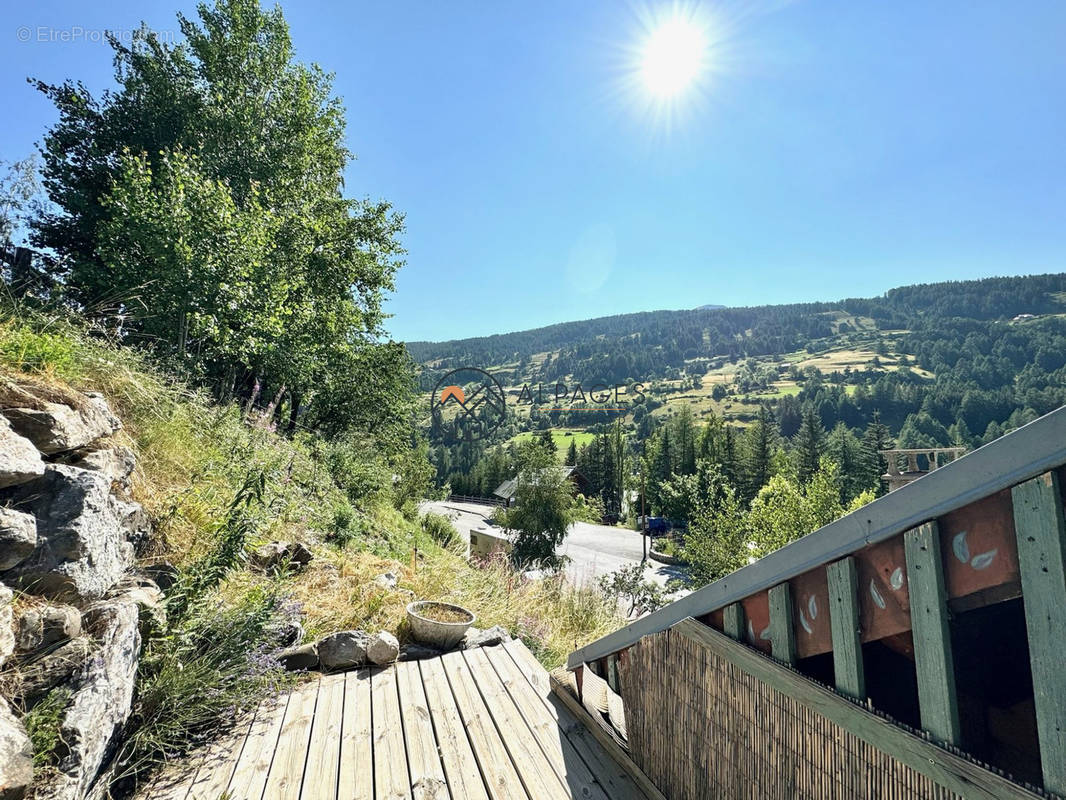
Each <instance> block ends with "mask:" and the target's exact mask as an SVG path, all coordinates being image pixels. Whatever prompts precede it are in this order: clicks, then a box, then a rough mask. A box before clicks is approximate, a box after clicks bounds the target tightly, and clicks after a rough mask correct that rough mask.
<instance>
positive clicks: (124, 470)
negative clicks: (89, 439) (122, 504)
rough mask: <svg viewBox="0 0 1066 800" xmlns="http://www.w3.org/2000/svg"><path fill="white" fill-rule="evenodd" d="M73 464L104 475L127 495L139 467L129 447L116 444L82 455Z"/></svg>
mask: <svg viewBox="0 0 1066 800" xmlns="http://www.w3.org/2000/svg"><path fill="white" fill-rule="evenodd" d="M71 464H72V465H73V466H75V467H81V468H82V469H89V470H93V471H94V472H99V473H101V474H103V475H104V476H106V477H107V479H108V480H109V481H111V483H112V484H113V485H115V486H117V487H118V488H119V489H120V490H121V491H122V492H124V493H125V492H128V491H129V490H130V480H129V479H130V475H132V474H133V470H134V468H135V467H136V466H137V459H136V457H135V456H134V455H133V451H132V450H130V449H129V448H128V447H123V446H122V445H120V444H116V445H111V446H110V447H100V448H96V449H93V450H89V451H87V452H85V453H80V454H78V457H77V458H76V459H74V460H73V461H71Z"/></svg>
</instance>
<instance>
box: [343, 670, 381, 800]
mask: <svg viewBox="0 0 1066 800" xmlns="http://www.w3.org/2000/svg"><path fill="white" fill-rule="evenodd" d="M372 722H373V720H372V709H371V707H370V672H369V670H365V669H361V670H358V671H352V672H346V673H344V727H343V730H342V731H341V756H340V758H341V760H340V774H339V777H338V779H337V797H338V798H343V800H374V730H373V724H372Z"/></svg>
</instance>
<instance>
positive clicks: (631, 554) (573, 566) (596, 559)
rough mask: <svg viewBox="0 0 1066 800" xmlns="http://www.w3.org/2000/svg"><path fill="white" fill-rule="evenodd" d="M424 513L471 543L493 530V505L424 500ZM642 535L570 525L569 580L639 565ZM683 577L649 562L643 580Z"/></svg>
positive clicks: (579, 581) (566, 544) (566, 545)
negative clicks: (441, 518)
mask: <svg viewBox="0 0 1066 800" xmlns="http://www.w3.org/2000/svg"><path fill="white" fill-rule="evenodd" d="M421 508H422V510H423V511H434V512H436V513H438V514H444V515H445V516H447V517H449V518H451V520H452V524H453V525H454V526H455V528H456V530H457V531H459V533H460V535H462V536H464V537H466V539H467V540H468V541H469V537H470V531H471V530H472V529H473V528H477V527H481V526H483V525H484V526H489V527H492V522H491V521H490V519H489V517H490V515H491V514H492V506H484V505H480V504H478V503H461V502H453V501H451V500H434V501H428V500H427V501H425V502H424V503H423V504H422V506H421ZM641 538H642V537H641V535H640V534H639V533H638V532H636V531H632V530H629V529H627V528H614V527H611V526H608V525H592V524H590V523H588V522H575V523H573V524H572V525H571V526H570V531H569V532H568V533H567V536H566V539H565V540H564V541H563V545H562V547H561V548H560V549H559V554H560V555H564V556H568V557H569V558H570V561H569V563H568V564H567V565H566V574H567V577H568V578H569V579H570V580H571V582H573V583H574V584H575V585H578V586H583V585H586V584H588V583H593V582H595V580H596V579H597V578H599V577H600V576H601V575H607V574H609V573H611V572H614V571H616V570H618V569H621V568H622V567H627V566H629V565H630V564H634V563H640V560H641V558H642V557H643V551H642V543H641ZM679 575H680V568H679V567H672V566H668V565H666V564H660V563H658V562H656V561H651V560H649V561H648V563H647V566H646V567H645V569H644V577H645V578H646V579H648V580H653V581H655V582H657V583H659V584H665V583H666V581H667V580H669V579H670V578H674V577H678V576H679Z"/></svg>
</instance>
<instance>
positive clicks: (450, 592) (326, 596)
mask: <svg viewBox="0 0 1066 800" xmlns="http://www.w3.org/2000/svg"><path fill="white" fill-rule="evenodd" d="M424 546H425V549H424V550H423V549H420V550H419V552H418V558H417V561H416V564H415V566H414V567H413V568H412V565H411V561H410V559H405V560H404V561H403V562H401V561H398V560H396V559H387V558H380V557H378V556H375V555H373V554H372V553H369V552H367V551H365V550H355V549H351V548H349V549H345V550H337V549H335V548H323V549H325V550H329V551H331V552H319V553H316V555H319V556H320V557H319V558H316V559H315V561H313V562H312V563H311V565H310V566H309V567H308V568H307V569H306V570H305V571H304V572H302V573H300V574H298V575H295V576H293V577H292V579H291V585H290V587H289V591H290V592H291V594H292V596H293V598H294V599H296V600H298V601H300V603H301V604H302V606H303V612H304V624H305V626H306V633H305V639H307V640H309V641H313V640H314V639H315V638H317V637H318V636H320V635H321V634H324V633H328V632H330V631H335V630H346V629H354V628H361V629H364V630H369V631H377V630H388V631H392V632H395V633H396V634H397V636H398V637H399V638H400V640H401V641H404V640H406V638H407V624H406V608H407V604H408V603H410V602H412V601H414V600H416V599H417V600H436V601H441V602H445V603H453V604H455V605H459V606H462V607H463V608H467V609H469V610H470V611H472V612H473V613H474V615H475V616H476V617H477V619H476V621H475V623H474V624H475V625H477V626H478V627H479V628H489V627H492V626H493V625H501V626H503V627H504V628H506V629H507V630H508V631H510V632H511V634H512V635H515V636H519V637H521V638H522V639H523V641H525V643H526V644H527V645H528V646H529V647H530V648H531V649H532V650H533V652H534V653H536V654H537V656H538V657H539V658H540V660H541V661H542V662H543V663H544V665H545V666H546V667H548V668H552V667H556V666H558V665H560V664H562V663H563V662H564V661H565V659H566V655H567V654H568V653H569V652H570V651H571V650H573V649H575V648H576V647H580V646H582V645H584V644H586V643H588V642H590V641H592V640H594V639H597V638H599V637H600V636H603V635H604V634H607V633H609V632H610V631H612V630H615V629H616V628H618V627H620V626H621V625H622V624H624V620H622V619H621V617H619V616H618V614H617V612H616V611H615V610H614V609H613V608H612V607H611V604H610V603H609V602H607V601H606V600H605V599H604V598H603V596H602V594H600V593H599V592H598V591H595V590H593V589H576V588H574V587H571V586H568V585H564V584H563V583H562V582H561V581H560V580H557V579H546V580H528V579H526V578H523V577H522V576H521V575H520V574H518V573H516V572H515V571H514V570H513V569H512V568H511V567H510V565H509V564H507V563H506V562H504V561H490V562H488V563H484V564H482V565H480V566H474V565H472V564H469V563H467V562H466V561H465V559H463V558H462V557H461V556H459V555H457V554H455V553H452V552H450V551H448V550H445V549H443V548H440V547H438V546H437V545H435V544H432V543H428V542H427V543H425V545H424ZM385 572H392V573H393V574H395V575H396V576H397V577H398V578H399V585H398V587H397V589H395V590H388V589H385V588H383V587H382V586H380V585H378V584H377V583H375V581H374V579H375V578H376V577H377V576H378V575H381V574H382V573H385ZM240 580H241V581H242V582H243V581H244V580H249V576H244V577H242V578H241V579H240ZM245 588H246V587H245V586H242V585H233V586H231V587H229V590H230V591H243V590H244V589H245Z"/></svg>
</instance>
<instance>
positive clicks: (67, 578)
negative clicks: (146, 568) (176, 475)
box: [5, 464, 133, 603]
mask: <svg viewBox="0 0 1066 800" xmlns="http://www.w3.org/2000/svg"><path fill="white" fill-rule="evenodd" d="M110 488H111V487H110V484H109V483H108V481H107V478H106V477H104V476H103V475H101V474H100V473H98V472H90V471H89V470H84V469H79V468H78V467H71V466H67V465H64V464H50V465H49V466H48V468H47V470H46V471H45V474H44V477H42V478H40V479H38V480H36V481H34V482H33V483H30V484H24V485H23V486H20V487H18V489H17V490H15V492H16V493H15V497H14V501H15V502H16V504H19V505H20V506H21V507H23V508H25V509H26V510H27V511H30V512H31V513H32V514H33V515H34V516H35V517H36V518H37V546H36V548H35V549H34V551H33V554H32V555H30V557H29V558H27V559H26V560H24V561H23V562H22V563H20V564H19V565H18V566H17V567H15V568H14V569H12V570H8V572H6V573H5V577H6V578H9V579H11V580H13V581H15V582H16V583H17V584H18V585H19V586H20V587H21V588H23V589H26V590H27V591H32V592H34V593H35V594H42V595H45V596H46V597H51V598H54V599H59V600H65V601H68V602H76V603H82V602H86V601H90V600H97V599H99V598H101V597H103V596H104V594H105V593H106V592H107V590H108V589H110V588H111V587H112V586H114V585H115V583H116V582H117V581H118V580H119V578H121V577H122V574H123V573H124V572H125V571H126V570H127V569H128V568H129V567H130V566H131V565H132V563H133V546H132V545H131V544H130V543H129V542H128V541H127V540H126V532H125V531H124V530H123V528H122V521H121V520H120V519H119V518H118V517H117V516H116V512H115V509H114V506H113V504H112V502H111V500H112V498H111V497H110V495H109V490H110Z"/></svg>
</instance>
